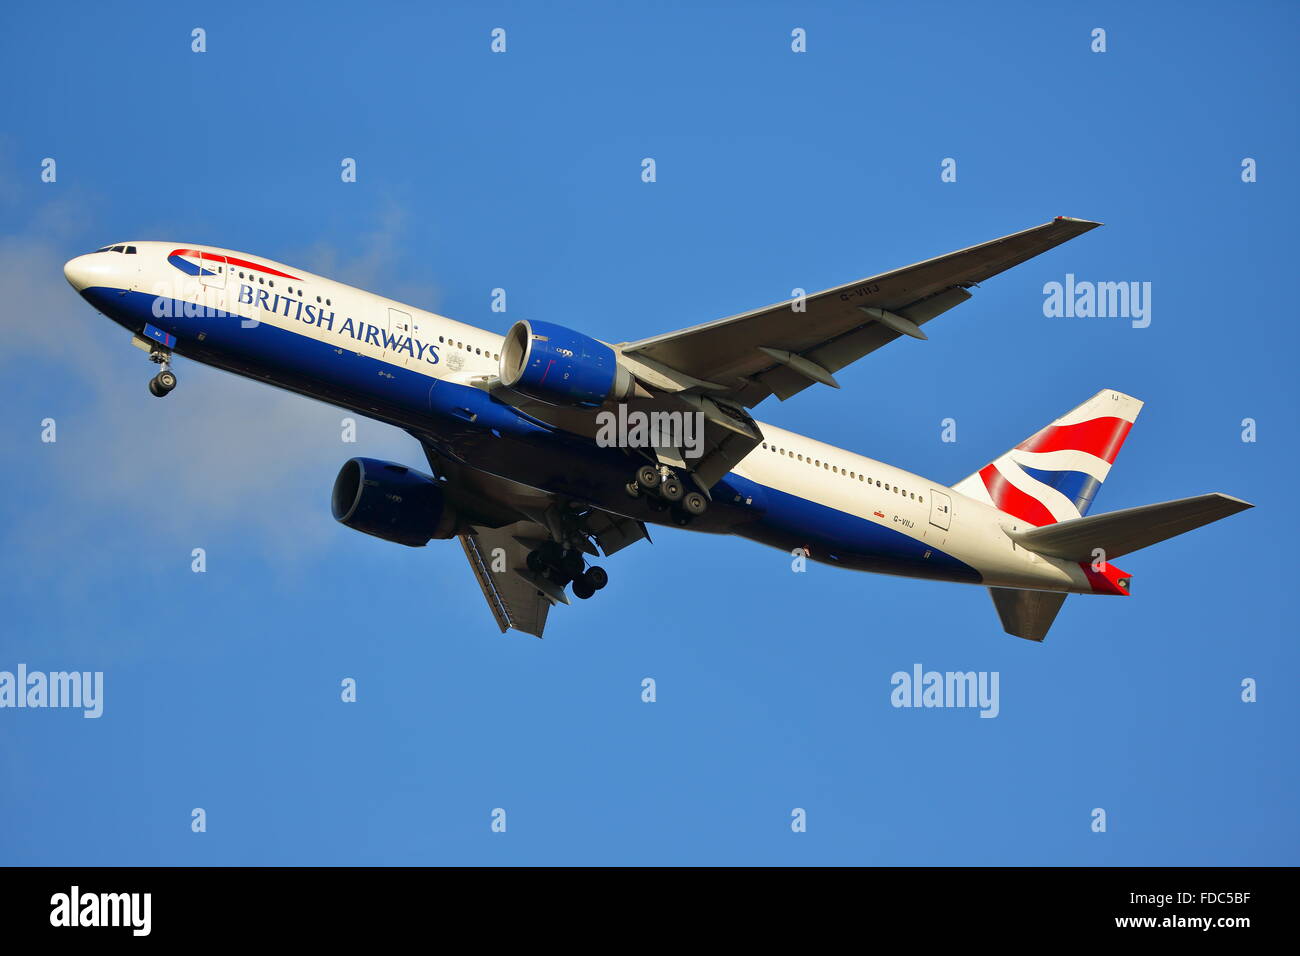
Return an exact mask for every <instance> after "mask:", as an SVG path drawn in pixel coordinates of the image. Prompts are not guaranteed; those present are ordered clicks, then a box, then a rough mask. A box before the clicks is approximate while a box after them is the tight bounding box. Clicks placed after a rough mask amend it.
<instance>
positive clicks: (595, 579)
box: [582, 564, 609, 591]
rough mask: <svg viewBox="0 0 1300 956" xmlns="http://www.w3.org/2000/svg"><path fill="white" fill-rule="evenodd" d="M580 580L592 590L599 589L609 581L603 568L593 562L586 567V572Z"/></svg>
mask: <svg viewBox="0 0 1300 956" xmlns="http://www.w3.org/2000/svg"><path fill="white" fill-rule="evenodd" d="M582 580H584V581H586V582H587V583H588V584H589V585H591V589H592V590H593V591H599V590H600V589H601V588H603V587H604V586H605V585H606V584H608V583H609V575H608V574H606V573H605V569H604V568H602V567H597V566H596V565H594V564H593V565H592V566H591V567H589V568H588V569H587V571H586V573H585V574H583V576H582Z"/></svg>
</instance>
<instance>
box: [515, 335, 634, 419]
mask: <svg viewBox="0 0 1300 956" xmlns="http://www.w3.org/2000/svg"><path fill="white" fill-rule="evenodd" d="M501 381H502V383H503V384H504V385H506V386H508V387H509V388H512V389H514V390H515V391H516V392H519V393H520V394H521V395H526V396H528V397H529V398H534V399H536V400H537V401H539V402H545V403H546V404H548V405H571V406H579V407H582V408H595V407H596V406H598V405H601V404H603V403H604V402H605V401H606V400H614V401H621V400H623V399H625V398H630V397H632V396H633V395H634V394H636V392H637V385H636V379H634V378H633V377H632V373H631V372H629V371H628V370H627V369H626V368H625V367H624V366H623V365H622V363H620V362H619V360H618V354H617V353H616V352H615V351H614V350H613V349H612V348H610V347H609V346H608V345H606V344H604V343H603V342H597V341H596V340H595V339H593V338H591V337H589V336H586V335H583V334H582V333H581V332H574V331H573V330H572V329H566V328H565V327H564V326H562V325H555V324H553V323H551V322H532V321H529V320H527V319H524V320H522V321H519V322H516V323H515V324H514V325H513V326H511V327H510V331H509V332H507V333H506V341H505V344H504V345H503V346H502V348H501Z"/></svg>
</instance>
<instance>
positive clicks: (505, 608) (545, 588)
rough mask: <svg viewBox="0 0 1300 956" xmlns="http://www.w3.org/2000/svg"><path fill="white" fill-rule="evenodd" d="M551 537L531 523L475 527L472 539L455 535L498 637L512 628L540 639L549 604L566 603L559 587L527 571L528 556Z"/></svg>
mask: <svg viewBox="0 0 1300 956" xmlns="http://www.w3.org/2000/svg"><path fill="white" fill-rule="evenodd" d="M550 537H551V536H550V534H549V533H548V532H547V530H546V529H545V528H543V527H542V526H541V525H539V524H537V523H536V522H532V521H520V522H517V523H516V524H512V525H507V526H506V527H504V528H477V527H476V528H475V529H474V531H473V533H472V534H462V535H461V536H460V543H461V545H462V546H463V547H464V548H465V556H466V557H467V558H469V566H470V570H472V571H473V572H474V577H475V578H477V579H478V586H479V587H480V588H482V590H483V597H485V598H487V603H488V610H490V611H491V612H492V616H493V617H494V618H496V622H497V627H499V628H501V633H503V634H504V633H505V632H506V630H507V629H509V628H514V629H515V630H516V631H523V632H524V633H525V634H531V635H533V636H534V637H541V636H542V631H543V630H544V629H545V627H546V615H547V612H549V611H550V609H551V605H552V604H568V603H569V598H568V595H566V594H565V593H564V588H561V587H557V586H556V585H555V584H554V583H553V582H551V581H548V580H546V579H544V578H538V577H536V576H535V575H533V573H532V572H531V571H529V570H528V563H527V562H528V552H529V551H531V550H533V549H534V548H535V547H537V545H539V544H541V543H542V542H543V541H549V540H550Z"/></svg>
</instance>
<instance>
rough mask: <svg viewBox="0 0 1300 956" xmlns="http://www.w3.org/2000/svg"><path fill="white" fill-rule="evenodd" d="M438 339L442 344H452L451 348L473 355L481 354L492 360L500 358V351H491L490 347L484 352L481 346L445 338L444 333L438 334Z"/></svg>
mask: <svg viewBox="0 0 1300 956" xmlns="http://www.w3.org/2000/svg"><path fill="white" fill-rule="evenodd" d="M438 341H439V342H441V343H443V344H444V345H450V346H452V347H453V348H458V349H464V350H465V351H466V352H473V353H474V354H475V355H482V356H484V357H485V358H490V359H492V360H494V361H500V360H501V355H500V353H498V352H493V351H491V350H490V349H489V350H488V351H486V352H484V351H483V350H482V349H481V348H475V347H474V346H473V344H471V343H469V342H456V341H453V340H452V339H449V338H447V337H446V336H444V335H440V336H438Z"/></svg>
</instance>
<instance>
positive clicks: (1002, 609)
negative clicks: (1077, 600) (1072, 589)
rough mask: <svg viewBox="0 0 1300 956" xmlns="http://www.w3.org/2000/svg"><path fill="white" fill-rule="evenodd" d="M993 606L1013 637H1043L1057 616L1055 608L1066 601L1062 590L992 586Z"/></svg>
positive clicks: (1034, 639)
mask: <svg viewBox="0 0 1300 956" xmlns="http://www.w3.org/2000/svg"><path fill="white" fill-rule="evenodd" d="M989 595H990V596H991V597H992V598H993V606H994V607H995V608H997V609H998V617H1000V618H1002V629H1003V630H1004V631H1006V632H1007V633H1008V634H1010V635H1011V636H1012V637H1023V638H1025V640H1028V641H1041V640H1042V639H1043V638H1045V637H1046V636H1047V631H1048V629H1049V628H1050V627H1051V626H1052V622H1053V621H1055V620H1056V612H1057V611H1059V610H1060V609H1061V605H1062V604H1064V603H1065V597H1066V596H1065V595H1064V594H1062V593H1060V592H1059V591H1018V590H1016V589H1015V588H989Z"/></svg>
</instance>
